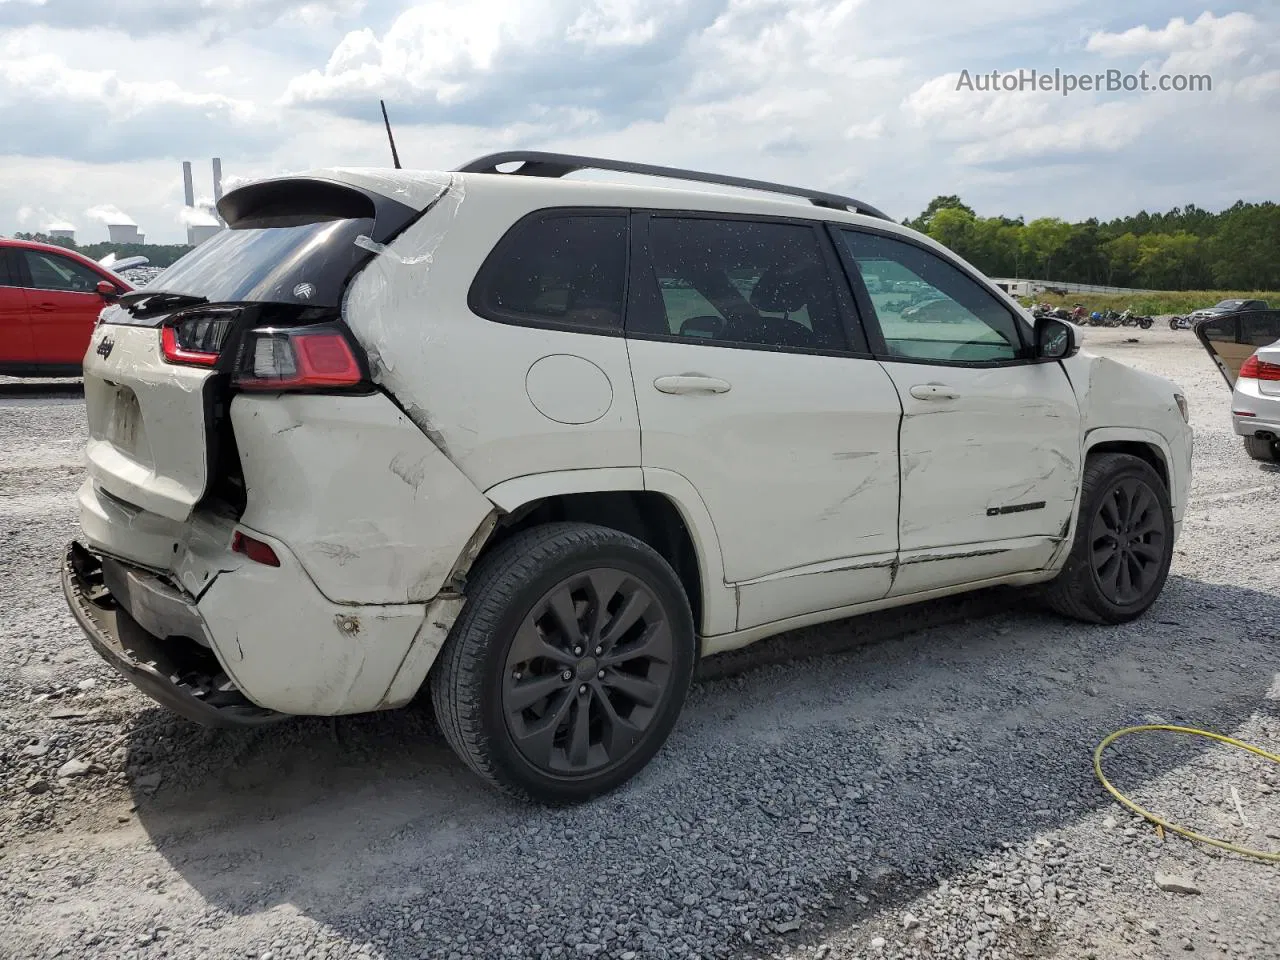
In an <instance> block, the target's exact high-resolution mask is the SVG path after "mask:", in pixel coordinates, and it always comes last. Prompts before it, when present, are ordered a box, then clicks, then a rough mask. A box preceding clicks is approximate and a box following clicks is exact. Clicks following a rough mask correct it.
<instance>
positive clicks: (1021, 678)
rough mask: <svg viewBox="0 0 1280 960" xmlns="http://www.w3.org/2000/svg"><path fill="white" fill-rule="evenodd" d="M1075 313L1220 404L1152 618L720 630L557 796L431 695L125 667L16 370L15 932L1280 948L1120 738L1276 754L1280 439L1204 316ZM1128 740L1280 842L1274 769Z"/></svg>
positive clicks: (10, 859)
mask: <svg viewBox="0 0 1280 960" xmlns="http://www.w3.org/2000/svg"><path fill="white" fill-rule="evenodd" d="M1085 338H1086V340H1085V342H1086V348H1087V349H1091V350H1094V351H1096V352H1099V353H1102V354H1104V355H1107V356H1110V357H1113V358H1115V359H1117V360H1121V361H1123V362H1126V363H1129V364H1132V365H1133V366H1136V367H1139V368H1142V369H1145V370H1150V371H1153V372H1157V373H1161V374H1164V375H1166V376H1169V377H1172V378H1173V379H1175V380H1177V381H1179V382H1180V383H1181V384H1182V386H1183V387H1184V389H1185V392H1186V394H1187V397H1188V400H1189V402H1190V407H1191V417H1192V424H1193V426H1194V427H1195V430H1196V446H1195V467H1194V470H1195V473H1194V487H1193V490H1192V493H1191V503H1190V507H1189V511H1188V515H1187V518H1186V521H1185V524H1184V527H1183V530H1182V537H1181V539H1180V541H1179V543H1178V546H1177V552H1176V555H1175V557H1174V563H1173V570H1172V573H1171V576H1170V579H1169V582H1168V585H1167V587H1166V589H1165V592H1164V594H1163V596H1162V598H1161V599H1160V600H1159V601H1158V603H1157V604H1156V605H1155V607H1154V608H1153V609H1152V611H1151V612H1150V613H1149V614H1148V615H1147V616H1146V617H1145V618H1144V619H1142V620H1140V621H1138V622H1137V623H1134V624H1130V625H1128V626H1124V627H1091V626H1085V625H1081V624H1076V623H1069V622H1066V621H1063V620H1061V619H1058V618H1056V617H1054V616H1052V615H1050V614H1048V613H1045V612H1043V611H1042V610H1041V609H1040V608H1039V607H1038V606H1037V605H1036V604H1035V602H1034V600H1033V598H1032V597H1030V596H1029V595H1027V594H1025V593H1022V592H1017V591H991V592H987V593H983V594H980V595H974V596H970V597H966V598H960V599H952V600H947V601H942V602H937V603H932V604H929V605H926V606H923V607H920V608H915V609H911V610H907V611H896V612H892V611H891V612H888V613H884V614H876V615H873V616H869V617H864V618H860V619H856V620H849V621H843V622H839V623H836V624H831V625H827V626H824V627H820V628H812V629H807V630H803V631H799V632H796V633H792V634H788V635H786V636H783V637H779V638H776V639H774V640H771V641H768V642H766V643H764V644H762V645H759V646H758V647H755V648H751V649H750V650H747V651H741V652H738V653H735V654H729V655H724V656H721V657H716V658H712V659H710V660H708V661H706V662H704V663H703V664H702V667H701V673H702V679H701V681H700V682H699V683H697V684H695V686H694V689H693V690H692V692H691V694H690V699H689V702H688V705H687V706H686V708H685V711H684V715H683V717H682V719H681V721H680V723H679V725H678V726H677V728H676V731H675V733H674V734H673V736H672V738H671V740H670V742H669V743H668V745H667V747H666V748H665V749H664V750H663V751H662V752H661V753H660V754H659V756H658V757H657V758H656V759H655V760H654V762H653V763H652V764H650V766H649V767H648V768H646V769H645V770H644V771H643V772H642V773H641V774H640V775H639V776H638V777H637V778H636V779H635V780H634V781H632V782H631V783H629V784H628V785H626V786H625V787H623V788H622V789H621V790H619V791H618V792H617V793H615V794H612V795H610V796H608V797H605V798H603V799H600V800H597V801H595V802H593V803H590V804H587V805H585V806H582V807H578V808H571V809H563V810H548V809H543V808H538V807H531V806H527V805H522V804H518V803H514V802H512V801H508V800H506V799H503V798H501V797H498V796H495V795H493V794H491V793H489V792H488V791H486V790H484V789H482V788H481V786H480V784H479V782H478V781H477V780H476V779H475V778H474V777H472V775H471V774H470V773H469V772H468V771H466V770H465V769H464V768H463V766H462V764H461V763H460V761H458V760H457V759H455V758H454V756H453V755H452V754H451V753H450V752H449V750H448V749H447V747H446V746H445V744H444V741H443V739H442V738H441V736H440V735H439V734H438V733H437V732H436V731H435V729H434V726H433V723H432V722H431V720H430V716H429V710H426V709H423V708H419V707H416V706H415V707H411V708H409V709H407V710H404V711H400V712H397V713H389V714H382V715H377V716H367V717H348V718H340V719H337V720H336V721H331V720H327V719H307V720H299V721H296V722H289V723H287V724H284V725H281V726H277V727H273V728H268V729H262V730H256V731H245V732H238V731H232V732H226V731H208V730H204V729H201V728H199V727H196V726H193V725H191V724H189V723H188V722H186V721H184V720H180V719H177V718H175V717H171V716H170V715H168V714H167V713H166V712H164V711H163V710H162V709H160V708H158V707H156V706H154V705H153V704H152V702H151V701H150V700H148V699H146V698H145V697H143V696H142V695H141V694H139V693H137V692H135V691H134V690H133V688H132V687H130V686H128V685H127V684H126V683H125V682H124V681H123V680H122V679H120V678H119V677H118V676H117V675H116V674H115V673H114V672H113V671H111V670H110V669H109V668H108V667H107V666H106V665H105V664H104V663H103V662H102V661H101V660H100V659H99V658H98V656H97V655H96V654H94V653H93V651H92V650H91V649H90V647H89V646H88V644H87V642H86V641H85V639H84V637H83V635H82V634H81V632H80V630H79V629H78V627H77V626H76V625H75V623H74V621H73V620H72V618H71V615H70V613H69V612H68V611H67V609H66V606H65V604H64V601H63V599H62V595H61V590H60V588H59V586H58V580H57V568H58V563H59V559H60V556H61V552H62V549H63V547H64V545H65V544H66V542H67V541H68V540H70V539H71V538H72V537H73V536H75V533H76V525H75V520H76V514H75V507H74V491H75V489H76V487H77V485H78V484H79V482H80V479H81V477H82V468H81V452H82V448H83V443H84V438H85V424H84V400H83V395H82V393H81V392H80V391H79V387H78V384H77V383H76V382H74V381H68V382H60V383H55V384H49V383H35V382H32V383H18V382H14V381H2V382H0V535H2V538H3V542H4V545H5V549H4V551H3V553H0V611H3V612H0V957H6V958H22V960H27V958H43V957H55V956H57V957H64V958H98V957H101V958H112V960H115V958H140V960H141V958H156V957H170V958H186V957H201V958H240V960H243V958H249V957H253V958H259V960H267V958H271V960H289V958H307V960H312V958H339V957H341V958H346V957H356V958H384V960H409V958H441V960H459V958H464V957H485V958H488V957H494V958H498V957H530V958H547V957H556V958H561V957H563V958H584V957H595V958H600V960H604V958H608V960H633V958H635V960H638V958H674V957H680V958H694V957H703V958H711V957H795V958H828V960H832V958H854V957H858V958H862V957H865V958H880V957H884V958H889V957H903V958H917V957H918V958H944V957H948V958H949V957H954V958H959V960H970V958H971V960H979V958H982V960H987V958H993V960H998V958H1018V957H1061V958H1089V957H1092V958H1112V957H1124V958H1128V957H1149V958H1160V957H1214V958H1219V957H1241V958H1272V957H1274V958H1280V865H1276V864H1267V863H1264V862H1261V861H1256V860H1248V859H1245V858H1242V857H1239V856H1235V855H1232V854H1229V853H1225V852H1222V851H1217V850H1215V849H1213V848H1209V847H1206V846H1203V845H1198V844H1192V843H1189V842H1187V841H1185V840H1183V839H1181V838H1178V837H1175V836H1173V835H1168V836H1165V837H1163V838H1162V837H1160V836H1159V835H1158V834H1157V833H1156V831H1155V829H1154V828H1153V827H1152V826H1151V825H1150V824H1147V823H1145V822H1144V821H1141V820H1140V819H1138V818H1136V817H1134V816H1132V815H1130V814H1129V813H1128V811H1126V810H1125V809H1124V808H1122V807H1121V806H1119V805H1118V804H1117V803H1115V802H1114V801H1113V800H1112V799H1111V798H1110V797H1109V796H1107V795H1106V794H1105V793H1104V792H1103V790H1102V789H1101V787H1100V785H1099V784H1098V782H1097V781H1096V779H1095V778H1094V775H1093V770H1092V752H1093V748H1094V746H1095V745H1096V744H1097V743H1098V741H1099V740H1100V739H1101V738H1102V737H1103V736H1105V735H1106V734H1107V733H1109V732H1111V731H1113V730H1116V729H1118V728H1120V727H1125V726H1129V725H1133V724H1141V723H1151V722H1168V723H1176V724H1186V725H1190V726H1194V727H1201V728H1205V729H1208V730H1213V731H1217V732H1220V733H1224V734H1228V735H1231V736H1236V737H1239V738H1241V739H1244V740H1246V741H1248V742H1250V743H1254V744H1257V745H1258V746H1260V747H1263V748H1265V749H1268V750H1270V751H1272V752H1280V640H1278V639H1277V637H1278V635H1280V536H1277V532H1276V522H1275V515H1276V504H1277V490H1280V470H1277V469H1276V468H1275V467H1274V466H1271V465H1264V464H1259V463H1255V462H1253V461H1251V460H1249V459H1248V457H1247V456H1246V455H1245V453H1244V451H1243V449H1242V446H1241V443H1240V441H1239V439H1238V438H1237V437H1236V436H1235V435H1234V434H1233V433H1232V432H1231V428H1230V423H1229V419H1228V406H1229V397H1230V393H1229V391H1228V389H1227V388H1226V385H1225V383H1224V382H1223V380H1222V378H1221V376H1220V375H1219V374H1218V372H1217V371H1216V370H1215V369H1214V368H1213V366H1212V365H1211V363H1210V361H1209V358H1208V357H1207V356H1206V355H1205V353H1204V351H1203V350H1202V349H1201V347H1200V346H1199V344H1198V343H1197V341H1196V340H1195V338H1194V336H1193V335H1192V334H1191V333H1190V332H1189V331H1170V330H1166V329H1153V330H1149V331H1136V330H1129V329H1089V330H1087V331H1086V334H1085ZM1135 338H1136V340H1137V341H1138V342H1136V343H1131V342H1128V341H1129V340H1131V339H1135ZM1106 768H1107V771H1108V774H1109V775H1110V776H1111V778H1112V780H1113V781H1114V782H1115V783H1116V785H1117V786H1118V787H1119V788H1120V789H1122V790H1125V791H1127V792H1129V793H1130V794H1131V795H1132V796H1133V797H1134V798H1135V800H1137V801H1138V802H1139V803H1141V804H1143V805H1144V806H1147V807H1148V808H1151V809H1155V810H1158V811H1160V812H1162V813H1164V814H1166V815H1168V816H1169V817H1171V818H1172V819H1173V820H1175V821H1176V822H1179V823H1182V824H1185V825H1187V826H1189V827H1191V828H1193V829H1197V830H1200V831H1202V832H1206V833H1210V834H1214V835H1217V836H1220V837H1223V838H1224V839H1228V840H1230V841H1232V842H1235V843H1239V844H1244V845H1246V846H1251V847H1262V848H1265V849H1270V850H1277V851H1280V766H1277V765H1275V764H1269V763H1267V762H1266V761H1264V760H1262V759H1260V758H1258V757H1255V756H1252V755H1250V754H1248V753H1245V752H1243V751H1233V750H1230V749H1229V748H1226V747H1222V746H1218V745H1215V744H1212V743H1210V742H1209V741H1207V740H1201V739H1199V738H1195V739H1193V738H1185V737H1174V736H1170V735H1167V734H1148V735H1145V736H1143V737H1131V738H1126V739H1124V740H1121V741H1119V742H1118V743H1117V744H1116V745H1115V746H1114V748H1113V749H1112V750H1111V751H1110V752H1109V753H1108V758H1107V760H1106Z"/></svg>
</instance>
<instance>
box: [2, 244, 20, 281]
mask: <svg viewBox="0 0 1280 960" xmlns="http://www.w3.org/2000/svg"><path fill="white" fill-rule="evenodd" d="M12 258H13V253H12V251H9V250H5V249H3V248H0V287H16V286H17V285H18V271H17V265H16V264H14V265H12V266H10V261H11V260H12Z"/></svg>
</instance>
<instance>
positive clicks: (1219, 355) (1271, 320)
mask: <svg viewBox="0 0 1280 960" xmlns="http://www.w3.org/2000/svg"><path fill="white" fill-rule="evenodd" d="M1195 333H1196V338H1197V339H1198V340H1199V341H1200V344H1201V345H1202V346H1203V347H1204V349H1205V351H1206V352H1207V353H1208V354H1209V357H1210V359H1211V360H1213V364H1214V366H1216V367H1217V368H1218V372H1219V373H1221V374H1222V376H1223V378H1224V379H1225V380H1226V381H1227V385H1228V386H1229V387H1233V388H1234V387H1235V385H1236V379H1237V378H1238V377H1239V376H1240V368H1241V367H1243V366H1244V364H1245V361H1247V360H1248V359H1249V358H1250V357H1251V356H1253V354H1254V353H1255V352H1257V353H1258V355H1259V359H1260V360H1262V361H1265V362H1269V363H1280V310H1248V311H1240V312H1237V313H1227V314H1222V315H1220V316H1216V317H1210V318H1208V319H1206V320H1200V321H1199V322H1197V323H1196V325H1195ZM1268 348H1270V349H1268ZM1264 354H1265V355H1264ZM1267 387H1268V389H1266V390H1264V391H1263V392H1266V393H1271V392H1275V393H1277V394H1280V383H1268V384H1267Z"/></svg>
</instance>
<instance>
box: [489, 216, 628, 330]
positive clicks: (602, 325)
mask: <svg viewBox="0 0 1280 960" xmlns="http://www.w3.org/2000/svg"><path fill="white" fill-rule="evenodd" d="M626 270H627V217H626V216H625V215H624V214H622V213H617V214H612V213H609V214H595V213H564V214H560V213H556V214H550V215H543V216H539V217H538V218H536V219H532V220H525V221H522V222H521V223H519V224H517V225H516V226H515V227H514V228H513V229H512V230H511V232H510V233H508V234H507V235H506V236H505V237H504V238H503V239H502V240H501V241H500V242H499V243H498V245H497V247H495V248H494V250H493V252H492V253H491V254H490V255H489V258H488V259H487V260H486V261H485V263H484V266H482V267H481V268H480V272H479V274H478V275H477V277H476V281H475V284H474V285H473V286H472V290H471V309H472V310H473V311H474V312H475V313H477V314H479V315H480V316H482V317H485V318H486V319H489V320H496V321H498V322H500V323H522V324H529V325H532V326H550V327H563V328H570V329H577V330H586V331H594V332H617V333H620V332H621V331H622V312H623V303H624V298H625V295H626Z"/></svg>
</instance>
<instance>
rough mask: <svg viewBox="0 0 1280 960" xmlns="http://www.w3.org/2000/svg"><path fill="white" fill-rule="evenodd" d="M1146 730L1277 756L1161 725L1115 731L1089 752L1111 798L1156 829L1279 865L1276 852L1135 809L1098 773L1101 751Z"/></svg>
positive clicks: (1237, 742)
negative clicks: (1190, 828) (1161, 828)
mask: <svg viewBox="0 0 1280 960" xmlns="http://www.w3.org/2000/svg"><path fill="white" fill-rule="evenodd" d="M1148 730H1167V731H1169V732H1170V733H1186V734H1190V735H1191V736H1194V737H1207V738H1208V739H1210V740H1217V741H1218V742H1219V743H1225V744H1227V745H1228V746H1232V747H1240V748H1241V749H1242V750H1248V751H1249V752H1250V753H1254V754H1257V755H1258V756H1260V757H1262V758H1264V759H1266V760H1270V761H1271V762H1272V763H1280V756H1277V755H1276V754H1274V753H1269V752H1268V751H1266V750H1263V749H1262V748H1261V747H1255V746H1253V745H1252V744H1248V743H1245V742H1243V741H1241V740H1236V739H1234V738H1233V737H1224V736H1223V735H1222V734H1220V733H1210V732H1209V731H1207V730H1197V729H1195V728H1194V727H1174V726H1169V725H1168V724H1163V723H1154V724H1146V725H1144V726H1140V727H1125V728H1124V729H1123V730H1117V731H1116V732H1115V733H1112V734H1109V735H1108V736H1107V737H1106V738H1105V739H1104V740H1103V741H1102V742H1101V743H1100V744H1098V746H1097V749H1095V750H1094V751H1093V772H1094V773H1096V774H1097V775H1098V780H1099V781H1101V783H1102V785H1103V787H1105V788H1106V790H1107V792H1108V793H1109V794H1111V796H1113V797H1115V798H1116V800H1118V801H1119V802H1120V803H1121V804H1123V805H1124V806H1126V807H1128V808H1129V809H1130V810H1132V811H1133V812H1134V813H1136V814H1138V816H1140V817H1143V818H1144V819H1146V820H1150V821H1151V822H1152V823H1154V824H1156V825H1157V826H1160V827H1163V828H1164V829H1165V830H1171V831H1173V832H1174V833H1176V834H1178V835H1179V836H1183V837H1186V838H1187V839H1188V840H1196V841H1198V842H1200V843H1207V844H1209V845H1210V846H1214V847H1220V848H1221V849H1223V850H1230V851H1231V852H1232V853H1239V854H1241V855H1243V856H1246V857H1257V858H1258V859H1259V860H1267V861H1269V862H1271V863H1280V853H1273V852H1271V851H1268V850H1250V849H1249V848H1248V847H1239V846H1236V845H1235V844H1234V843H1227V841H1225V840H1219V839H1217V838H1216V837H1206V836H1205V835H1204V834H1201V833H1196V832H1195V831H1194V830H1188V829H1187V828H1186V827H1180V826H1178V825H1177V824H1176V823H1170V822H1169V821H1168V820H1165V819H1164V818H1163V817H1159V816H1157V815H1156V814H1154V813H1152V812H1151V811H1150V810H1146V809H1143V808H1142V807H1140V806H1138V805H1137V804H1136V803H1134V802H1133V801H1132V800H1130V799H1129V798H1128V797H1126V796H1125V795H1124V794H1123V793H1121V792H1120V791H1119V790H1117V789H1116V788H1115V787H1113V786H1112V785H1111V781H1110V780H1108V779H1107V778H1106V776H1105V775H1104V774H1103V772H1102V751H1104V750H1106V749H1107V747H1109V746H1111V744H1113V743H1114V742H1115V741H1117V740H1119V739H1120V738H1121V737H1126V736H1128V735H1129V734H1131V733H1144V732H1146V731H1148Z"/></svg>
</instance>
